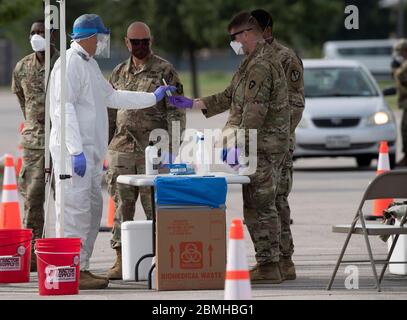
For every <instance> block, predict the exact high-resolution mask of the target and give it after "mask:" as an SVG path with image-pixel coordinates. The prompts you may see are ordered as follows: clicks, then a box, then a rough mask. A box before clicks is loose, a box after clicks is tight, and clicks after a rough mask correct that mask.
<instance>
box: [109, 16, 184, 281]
mask: <svg viewBox="0 0 407 320" xmlns="http://www.w3.org/2000/svg"><path fill="white" fill-rule="evenodd" d="M126 46H127V47H128V49H129V51H130V52H131V53H132V56H131V57H130V58H129V59H128V60H127V61H125V62H123V63H121V64H120V65H118V66H117V67H116V68H115V69H114V71H113V73H112V75H111V77H110V83H111V84H112V85H113V87H114V88H116V89H120V90H134V91H146V92H154V90H155V89H156V88H157V87H158V86H160V85H161V84H163V83H162V79H165V81H166V82H167V83H168V84H169V85H174V86H176V87H177V88H178V91H177V94H183V89H182V84H181V82H180V79H179V77H178V74H177V72H176V71H175V70H174V67H173V66H172V65H171V64H170V63H169V62H168V61H166V60H164V59H162V58H160V57H159V56H157V55H154V54H153V53H152V52H151V33H150V29H149V28H148V26H147V25H145V24H144V23H140V22H136V23H133V24H132V25H131V26H130V27H129V29H128V32H127V38H126ZM176 122H178V124H179V126H180V130H181V132H182V131H184V130H185V124H186V117H185V111H181V110H177V109H176V108H174V107H170V106H169V105H168V104H167V103H166V102H165V101H162V102H160V103H159V104H157V105H156V106H154V107H152V108H148V109H143V110H119V111H118V112H117V113H116V112H115V111H113V110H110V111H109V123H110V126H109V131H110V144H109V152H108V164H109V170H108V177H107V180H108V189H109V193H110V195H111V196H112V198H113V199H114V201H115V209H116V212H115V219H114V226H113V238H112V241H111V246H112V248H113V249H115V250H116V254H117V259H116V262H115V264H114V266H113V267H112V268H111V269H110V270H109V271H108V277H109V279H122V267H121V223H122V222H125V221H132V220H134V214H135V204H136V202H137V198H138V195H139V194H140V197H141V203H142V205H143V208H144V212H145V214H146V216H147V218H148V219H151V218H152V204H151V202H152V201H153V199H151V193H150V189H149V188H147V187H145V188H136V187H131V186H125V185H121V184H117V183H116V179H117V177H118V176H119V175H125V174H145V148H146V147H147V146H148V144H149V136H150V133H151V132H152V131H153V130H155V129H164V130H166V131H167V132H168V133H169V139H170V141H172V127H173V125H174V124H176ZM169 146H170V150H172V145H171V143H170V145H169ZM174 147H176V146H174ZM175 153H177V151H175ZM164 156H165V157H166V158H167V160H171V159H169V158H171V157H172V155H171V152H169V150H165V155H164Z"/></svg>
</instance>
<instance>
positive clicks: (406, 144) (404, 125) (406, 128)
mask: <svg viewBox="0 0 407 320" xmlns="http://www.w3.org/2000/svg"><path fill="white" fill-rule="evenodd" d="M401 136H402V139H403V152H404V155H405V156H407V109H405V110H404V111H403V120H402V122H401Z"/></svg>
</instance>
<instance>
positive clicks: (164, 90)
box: [154, 86, 177, 102]
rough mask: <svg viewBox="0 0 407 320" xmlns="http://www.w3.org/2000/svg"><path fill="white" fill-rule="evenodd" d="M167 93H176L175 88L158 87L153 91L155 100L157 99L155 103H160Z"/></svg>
mask: <svg viewBox="0 0 407 320" xmlns="http://www.w3.org/2000/svg"><path fill="white" fill-rule="evenodd" d="M167 91H171V92H175V91H177V88H176V87H174V86H160V87H158V88H157V90H155V92H154V95H155V98H156V99H157V102H160V101H161V100H163V99H164V98H165V95H166V94H167Z"/></svg>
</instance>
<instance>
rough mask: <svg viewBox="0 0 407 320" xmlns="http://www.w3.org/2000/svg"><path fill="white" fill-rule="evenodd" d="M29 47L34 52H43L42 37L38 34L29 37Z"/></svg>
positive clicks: (44, 43) (43, 41)
mask: <svg viewBox="0 0 407 320" xmlns="http://www.w3.org/2000/svg"><path fill="white" fill-rule="evenodd" d="M30 42H31V47H32V48H33V50H34V51H35V52H41V51H45V47H46V42H45V39H44V38H43V37H41V36H40V35H38V34H35V35H33V36H32V37H31V40H30Z"/></svg>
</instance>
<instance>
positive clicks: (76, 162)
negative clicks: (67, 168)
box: [72, 152, 86, 178]
mask: <svg viewBox="0 0 407 320" xmlns="http://www.w3.org/2000/svg"><path fill="white" fill-rule="evenodd" d="M72 166H73V170H74V172H75V173H76V174H77V175H78V176H80V177H81V178H83V177H84V176H85V173H86V158H85V155H84V154H83V152H82V153H81V154H78V155H77V156H72Z"/></svg>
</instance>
